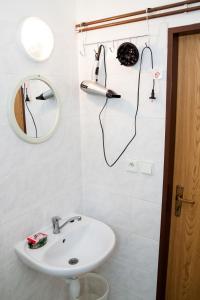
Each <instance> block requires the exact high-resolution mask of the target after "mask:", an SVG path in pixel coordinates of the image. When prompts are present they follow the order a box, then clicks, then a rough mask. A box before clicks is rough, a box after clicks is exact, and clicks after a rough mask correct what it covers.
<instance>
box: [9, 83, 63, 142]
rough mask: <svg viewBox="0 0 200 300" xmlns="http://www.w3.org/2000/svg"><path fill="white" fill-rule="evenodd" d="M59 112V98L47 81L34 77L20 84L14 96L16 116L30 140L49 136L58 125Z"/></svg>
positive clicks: (19, 126) (20, 127)
mask: <svg viewBox="0 0 200 300" xmlns="http://www.w3.org/2000/svg"><path fill="white" fill-rule="evenodd" d="M58 113H59V105H58V99H57V98H56V95H55V92H54V90H53V89H52V88H51V87H50V85H49V84H47V83H46V82H45V81H43V80H41V79H38V78H33V79H27V80H25V81H24V82H23V83H22V84H21V85H20V87H19V88H18V90H17V93H16V95H15V98H14V116H15V122H16V123H17V125H18V129H20V130H21V131H22V132H23V133H24V135H26V136H27V137H28V138H29V141H30V139H31V138H33V139H41V138H42V139H45V137H47V136H49V135H50V133H51V132H52V131H53V130H54V128H55V126H56V123H57V119H58ZM34 142H36V141H34Z"/></svg>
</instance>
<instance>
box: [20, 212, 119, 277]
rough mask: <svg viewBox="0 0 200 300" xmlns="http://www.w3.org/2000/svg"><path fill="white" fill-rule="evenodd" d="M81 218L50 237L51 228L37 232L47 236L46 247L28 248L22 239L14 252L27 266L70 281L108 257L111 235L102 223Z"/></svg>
mask: <svg viewBox="0 0 200 300" xmlns="http://www.w3.org/2000/svg"><path fill="white" fill-rule="evenodd" d="M73 216H75V214H74V215H73ZM70 217H72V216H71V215H70V216H69V217H67V218H64V219H62V220H61V222H60V223H61V224H62V222H64V221H65V220H67V219H69V218H70ZM81 217H82V219H81V221H75V222H73V223H69V224H67V225H66V226H65V227H64V228H62V229H61V233H59V234H53V229H52V226H49V227H47V228H44V229H42V230H39V231H40V232H44V233H47V234H48V242H47V244H46V245H45V246H43V247H42V248H39V249H29V247H28V245H27V242H26V240H23V241H21V242H19V243H18V244H17V245H16V247H15V250H16V253H17V254H18V256H19V257H20V259H21V260H22V261H23V262H24V263H25V264H26V265H28V266H29V267H31V268H33V269H35V270H37V271H40V272H43V273H46V274H49V275H53V276H58V277H64V278H74V277H78V276H79V275H81V274H83V273H86V272H90V271H92V270H94V269H95V268H97V267H98V266H100V265H101V264H102V263H103V262H104V261H105V260H106V259H107V258H108V257H109V255H110V254H111V252H112V250H113V248H114V246H115V242H116V239H115V234H114V232H113V231H112V229H111V228H110V227H109V226H107V225H106V224H104V223H102V222H100V221H98V220H96V219H93V218H89V217H86V216H81Z"/></svg>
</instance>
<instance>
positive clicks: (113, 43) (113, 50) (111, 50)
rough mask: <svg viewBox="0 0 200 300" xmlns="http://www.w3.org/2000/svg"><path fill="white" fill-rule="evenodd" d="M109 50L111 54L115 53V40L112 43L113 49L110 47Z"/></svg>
mask: <svg viewBox="0 0 200 300" xmlns="http://www.w3.org/2000/svg"><path fill="white" fill-rule="evenodd" d="M109 50H110V52H111V53H114V52H115V42H114V40H113V41H112V47H109Z"/></svg>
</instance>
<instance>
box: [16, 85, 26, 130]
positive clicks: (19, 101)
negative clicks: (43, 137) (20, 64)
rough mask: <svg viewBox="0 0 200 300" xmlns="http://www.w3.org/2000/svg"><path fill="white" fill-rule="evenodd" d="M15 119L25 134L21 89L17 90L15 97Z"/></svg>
mask: <svg viewBox="0 0 200 300" xmlns="http://www.w3.org/2000/svg"><path fill="white" fill-rule="evenodd" d="M15 118H16V121H17V124H18V125H19V127H20V128H21V129H22V131H23V132H24V133H26V117H25V106H24V96H23V91H22V88H20V89H19V90H18V92H17V94H16V97H15Z"/></svg>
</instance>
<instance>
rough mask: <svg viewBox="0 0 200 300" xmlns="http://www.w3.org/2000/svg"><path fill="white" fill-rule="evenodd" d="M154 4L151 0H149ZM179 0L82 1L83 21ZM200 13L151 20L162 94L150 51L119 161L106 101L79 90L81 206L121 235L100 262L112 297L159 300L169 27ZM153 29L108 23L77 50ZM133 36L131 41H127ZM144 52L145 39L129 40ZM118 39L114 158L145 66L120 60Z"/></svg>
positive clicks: (90, 51)
mask: <svg viewBox="0 0 200 300" xmlns="http://www.w3.org/2000/svg"><path fill="white" fill-rule="evenodd" d="M150 2H151V3H150ZM170 2H173V1H167V0H166V1H159V0H154V1H149V0H146V1H145V0H142V1H131V0H125V1H121V0H117V1H116V0H107V1H97V0H87V1H82V0H78V1H77V3H78V11H77V21H87V20H91V19H95V18H97V19H99V18H102V17H108V16H111V15H116V14H120V13H125V12H130V11H134V10H137V9H141V8H145V7H149V6H156V5H162V4H164V3H166V4H167V3H170ZM199 17H200V13H199V12H197V13H191V14H184V15H181V16H175V17H169V18H165V19H162V20H154V21H150V34H151V38H150V44H151V47H152V49H153V53H154V63H155V66H156V67H157V68H159V70H161V71H162V79H161V80H159V81H158V82H156V88H155V90H156V96H157V100H156V101H155V102H154V103H151V102H150V101H149V96H150V93H151V88H152V79H151V76H150V66H151V65H150V58H149V57H148V56H145V58H144V63H143V72H142V76H141V98H140V108H139V114H138V121H137V124H138V125H137V137H136V139H135V140H134V142H133V143H132V145H131V146H130V147H129V149H128V150H127V151H126V153H125V155H124V156H123V158H122V159H121V160H120V161H119V163H118V164H117V165H116V166H115V167H113V168H112V169H110V168H109V167H107V166H106V164H105V162H104V159H103V152H102V140H101V131H100V126H99V121H98V114H99V112H100V110H101V108H102V106H103V104H104V102H105V99H103V98H100V97H94V96H91V95H87V94H85V93H83V92H80V105H81V112H80V113H81V138H82V142H81V145H82V150H81V151H82V180H83V201H82V209H83V212H84V213H85V214H87V215H91V216H94V217H96V218H98V219H101V220H102V221H104V222H106V223H108V224H109V225H111V226H112V228H113V229H114V230H115V232H116V235H117V247H116V249H115V252H114V254H113V256H112V257H111V259H110V260H109V261H108V262H106V263H105V265H104V266H102V267H101V268H99V270H98V271H99V272H100V273H102V274H104V275H105V276H106V277H107V278H108V280H109V281H110V283H111V297H110V300H124V299H126V300H155V297H156V296H155V295H156V280H157V278H156V277H157V263H158V250H159V231H160V212H161V200H162V181H163V157H164V134H165V106H166V104H165V99H166V68H167V30H168V27H173V26H179V25H180V26H181V25H183V24H191V23H195V22H196V23H197V22H199ZM145 33H147V24H146V23H145V22H141V23H137V24H129V25H125V26H119V27H115V28H108V29H102V30H98V31H94V32H92V31H91V32H88V33H87V34H80V35H79V37H78V43H79V49H80V50H81V49H82V48H83V40H85V41H86V43H91V42H99V41H105V40H111V41H112V39H117V38H125V37H130V36H135V35H136V36H137V35H142V34H145ZM128 41H129V40H128ZM131 41H132V42H133V43H135V44H136V45H137V47H138V48H139V50H140V53H141V50H142V48H143V47H144V44H145V42H146V41H147V39H146V38H133V39H132V40H131ZM121 43H122V41H121V42H116V43H115V51H114V53H111V52H110V51H109V47H112V46H113V44H112V42H111V43H110V44H106V45H107V68H108V87H109V88H111V89H113V90H115V91H116V92H117V93H120V94H122V99H121V100H110V101H109V104H108V107H107V109H106V112H105V114H104V118H103V123H104V127H105V136H106V139H105V140H106V149H107V155H108V158H109V161H113V160H114V158H115V157H116V156H117V155H118V154H119V153H120V151H121V150H122V148H123V145H125V144H126V143H127V141H128V140H129V138H130V136H131V134H132V131H133V118H134V111H135V109H136V95H137V76H138V68H139V64H137V65H136V66H135V67H133V68H126V67H122V66H120V64H119V62H118V61H117V60H116V51H117V48H118V46H119V45H120V44H121ZM94 49H97V47H96V45H92V46H87V47H86V55H85V56H81V55H79V77H80V78H79V81H80V82H81V81H82V80H87V79H91V73H92V68H93V63H94ZM132 160H136V161H148V162H152V164H153V174H152V176H149V175H145V174H141V173H130V172H127V166H128V163H129V162H130V161H132Z"/></svg>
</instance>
